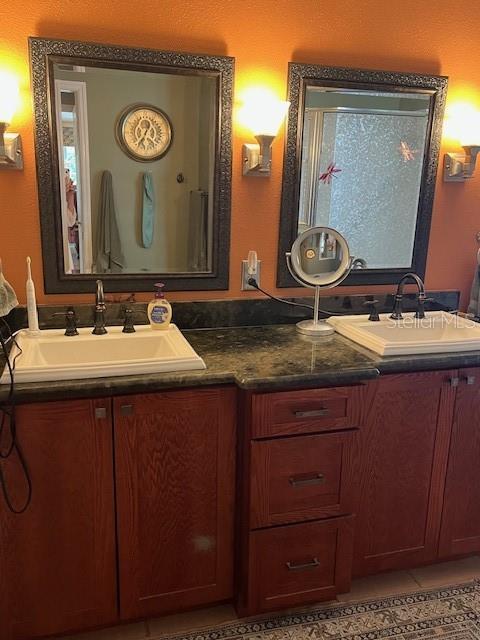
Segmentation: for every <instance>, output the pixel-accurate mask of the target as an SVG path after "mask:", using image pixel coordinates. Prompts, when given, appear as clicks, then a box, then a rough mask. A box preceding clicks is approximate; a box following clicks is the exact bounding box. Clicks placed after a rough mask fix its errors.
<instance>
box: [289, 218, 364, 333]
mask: <svg viewBox="0 0 480 640" xmlns="http://www.w3.org/2000/svg"><path fill="white" fill-rule="evenodd" d="M286 264H287V268H288V270H289V272H290V274H291V276H292V278H294V279H295V280H296V281H297V282H298V283H300V284H301V285H302V286H304V287H311V288H312V289H315V305H314V310H313V319H312V320H302V321H301V322H299V323H297V330H298V331H299V332H300V333H304V334H306V335H310V336H319V335H323V336H326V335H330V334H332V333H334V329H333V328H332V327H331V326H330V325H328V324H327V323H326V322H325V321H324V320H320V318H319V314H320V311H319V306H320V290H321V289H330V288H332V287H336V286H337V285H339V284H340V283H341V282H343V280H345V278H346V277H347V276H348V274H349V273H350V270H351V268H352V264H353V258H352V257H351V256H350V250H349V248H348V244H347V241H346V240H345V238H344V237H343V236H342V235H341V234H340V233H338V231H336V230H335V229H331V228H329V227H312V228H310V229H307V230H306V231H304V232H303V233H301V234H300V235H299V236H298V238H297V239H296V240H295V242H294V243H293V245H292V250H291V251H289V252H287V253H286Z"/></svg>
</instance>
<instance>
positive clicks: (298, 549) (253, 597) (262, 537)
mask: <svg viewBox="0 0 480 640" xmlns="http://www.w3.org/2000/svg"><path fill="white" fill-rule="evenodd" d="M352 541H353V516H348V517H346V518H335V519H332V520H324V521H323V522H309V523H306V524H295V525H290V526H286V527H276V528H274V529H262V530H260V531H253V532H252V533H251V534H250V550H251V553H250V563H249V564H250V566H249V590H248V604H247V611H248V612H249V613H250V614H253V613H257V612H260V611H268V610H275V609H284V608H287V607H293V606H296V605H300V604H305V603H307V602H317V601H320V600H330V599H332V598H334V597H335V595H336V594H337V593H341V592H345V591H348V590H349V588H350V579H351V578H350V575H351V565H352Z"/></svg>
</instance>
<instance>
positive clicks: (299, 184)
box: [277, 63, 448, 287]
mask: <svg viewBox="0 0 480 640" xmlns="http://www.w3.org/2000/svg"><path fill="white" fill-rule="evenodd" d="M447 82H448V80H447V78H446V77H444V76H433V75H420V74H416V73H398V72H389V71H371V70H365V69H349V68H343V67H326V66H321V65H314V64H302V63H290V64H289V69H288V100H289V101H290V103H291V106H290V111H289V116H288V125H287V136H286V147H285V156H284V168H283V186H282V205H281V218H280V237H279V252H278V268H277V285H278V286H279V287H292V286H295V285H296V283H295V281H294V279H293V278H292V276H291V274H290V273H289V272H288V269H287V265H286V262H285V254H286V253H287V252H288V251H289V249H290V247H291V245H292V244H293V242H294V241H295V239H296V238H297V236H298V235H299V234H301V233H302V232H304V231H305V230H306V229H308V228H310V227H315V226H327V227H333V228H335V229H337V230H338V231H339V232H340V233H341V234H342V235H343V236H344V237H345V238H346V240H347V242H348V244H349V246H350V249H351V253H352V256H354V258H355V261H354V269H353V270H352V272H351V273H350V275H349V276H348V277H347V278H346V279H345V280H344V282H343V284H344V285H360V284H390V283H396V282H398V281H399V279H400V278H401V277H402V276H403V275H405V274H406V273H408V272H410V271H414V272H416V273H418V274H419V275H420V276H421V277H422V278H423V277H424V275H425V266H426V260H427V250H428V239H429V234H430V223H431V216H432V207H433V198H434V190H435V178H436V173H437V166H438V155H439V149H440V138H441V128H442V118H443V112H444V107H445V100H446V93H447Z"/></svg>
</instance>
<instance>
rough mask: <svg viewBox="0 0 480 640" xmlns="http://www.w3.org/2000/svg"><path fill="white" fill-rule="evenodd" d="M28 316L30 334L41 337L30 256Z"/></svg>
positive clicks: (28, 262)
mask: <svg viewBox="0 0 480 640" xmlns="http://www.w3.org/2000/svg"><path fill="white" fill-rule="evenodd" d="M26 292H27V316H28V332H29V333H30V334H32V335H39V334H40V329H39V327H38V311H37V300H36V296H35V285H34V283H33V279H32V261H31V259H30V256H29V257H28V258H27V285H26Z"/></svg>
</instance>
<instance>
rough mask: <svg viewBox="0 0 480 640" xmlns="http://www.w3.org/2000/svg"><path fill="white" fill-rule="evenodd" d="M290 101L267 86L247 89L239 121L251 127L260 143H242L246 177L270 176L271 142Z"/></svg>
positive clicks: (243, 165)
mask: <svg viewBox="0 0 480 640" xmlns="http://www.w3.org/2000/svg"><path fill="white" fill-rule="evenodd" d="M289 106H290V103H289V102H284V101H281V100H278V99H277V98H276V97H275V96H274V95H273V94H271V93H270V92H269V91H267V90H264V89H251V90H250V91H249V92H247V94H246V96H245V99H244V104H243V106H242V107H241V109H240V110H239V120H240V121H241V122H242V124H243V125H244V126H245V127H247V128H248V129H250V130H251V131H252V133H253V135H254V137H255V138H256V139H257V141H258V144H244V145H243V146H242V167H243V175H244V176H256V177H264V178H265V177H268V176H269V175H270V173H271V168H272V143H273V141H274V140H275V137H276V135H277V133H278V130H279V129H280V126H281V125H282V122H283V120H284V118H285V116H286V114H287V111H288V107H289Z"/></svg>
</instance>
